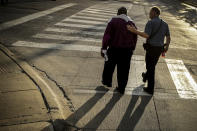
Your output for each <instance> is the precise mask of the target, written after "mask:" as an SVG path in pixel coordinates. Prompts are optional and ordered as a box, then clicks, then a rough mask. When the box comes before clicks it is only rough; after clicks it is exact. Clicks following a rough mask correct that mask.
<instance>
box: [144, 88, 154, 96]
mask: <svg viewBox="0 0 197 131" xmlns="http://www.w3.org/2000/svg"><path fill="white" fill-rule="evenodd" d="M143 90H144V92H146V93H148V94H151V95H153V91H150V90H149V89H148V88H146V87H144V88H143Z"/></svg>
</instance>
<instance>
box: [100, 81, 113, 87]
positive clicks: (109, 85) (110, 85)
mask: <svg viewBox="0 0 197 131" xmlns="http://www.w3.org/2000/svg"><path fill="white" fill-rule="evenodd" d="M102 84H103V85H104V86H107V87H112V84H108V83H104V82H103V81H102Z"/></svg>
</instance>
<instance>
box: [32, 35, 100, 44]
mask: <svg viewBox="0 0 197 131" xmlns="http://www.w3.org/2000/svg"><path fill="white" fill-rule="evenodd" d="M33 37H34V38H41V39H52V40H70V41H88V42H99V43H100V42H101V40H100V39H95V38H87V37H81V36H66V35H53V34H36V35H34V36H33Z"/></svg>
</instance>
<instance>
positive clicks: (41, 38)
mask: <svg viewBox="0 0 197 131" xmlns="http://www.w3.org/2000/svg"><path fill="white" fill-rule="evenodd" d="M153 5H158V6H159V7H161V9H162V16H161V17H162V19H163V20H165V21H166V22H167V23H168V24H169V27H170V31H171V37H172V42H171V45H170V49H169V52H168V53H167V54H166V57H165V58H160V61H159V63H158V65H157V69H156V87H155V94H154V96H150V95H148V94H146V93H144V92H143V91H142V87H144V86H146V85H144V84H143V83H142V81H141V72H143V71H144V70H145V63H144V54H145V52H144V50H143V48H142V43H143V42H144V41H145V40H144V39H143V38H139V39H138V43H137V48H136V50H135V53H134V56H133V57H132V61H131V70H130V78H129V82H128V85H127V88H126V93H125V95H123V96H120V95H119V94H118V93H116V92H114V89H115V87H116V85H117V82H116V73H115V74H114V80H113V87H112V88H111V89H109V90H107V89H106V88H103V87H102V84H101V75H102V70H103V64H104V59H103V58H101V57H100V53H99V51H100V46H101V40H102V36H103V32H104V30H105V27H106V24H107V21H108V20H109V19H110V18H111V17H112V16H114V15H115V14H116V11H117V8H119V7H120V6H126V7H127V9H128V12H129V13H128V15H129V16H130V17H131V18H132V19H133V20H134V22H135V23H136V25H137V27H138V28H139V29H140V30H144V26H145V23H146V22H147V21H148V12H149V8H150V7H151V6H153ZM188 14H189V15H188ZM195 14H196V9H195V8H194V9H193V8H191V7H188V6H187V5H183V4H181V3H180V2H179V1H176V0H175V1H170V0H167V1H165V0H157V1H155V0H143V1H142V0H135V1H134V0H133V1H121V0H120V1H90V0H88V1H87V0H80V1H78V0H66V1H63V0H57V1H47V0H45V1H36V2H27V1H26V2H13V3H10V4H9V5H8V6H2V7H0V16H1V17H0V41H1V42H2V43H4V44H5V45H6V46H8V47H9V49H10V50H12V51H13V52H14V53H15V54H16V55H17V56H19V57H20V58H21V59H24V60H26V61H27V62H28V63H29V64H30V65H31V66H32V67H33V68H34V69H35V70H36V71H38V72H39V73H40V74H41V75H43V78H44V79H48V80H49V81H51V82H55V83H56V85H57V87H56V90H57V93H58V92H59V90H61V89H63V90H61V91H63V92H65V93H66V95H67V96H68V98H69V101H70V103H69V104H70V110H72V111H73V115H71V116H70V117H68V118H67V119H66V121H68V122H69V123H71V124H73V125H76V126H77V127H79V128H82V129H84V130H90V131H92V130H123V131H125V130H129V131H130V130H177V131H185V130H187V131H190V130H191V131H192V130H193V131H196V130H197V126H196V122H197V113H196V110H197V84H196V82H197V43H196V41H197V37H196V36H197V29H196V28H197V26H196V18H195ZM65 99H66V98H65Z"/></svg>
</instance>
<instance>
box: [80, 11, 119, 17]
mask: <svg viewBox="0 0 197 131" xmlns="http://www.w3.org/2000/svg"><path fill="white" fill-rule="evenodd" d="M81 13H85V14H86V13H88V14H89V13H91V14H99V15H105V16H115V15H116V13H115V12H114V13H105V12H98V11H91V10H84V11H83V12H81Z"/></svg>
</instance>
